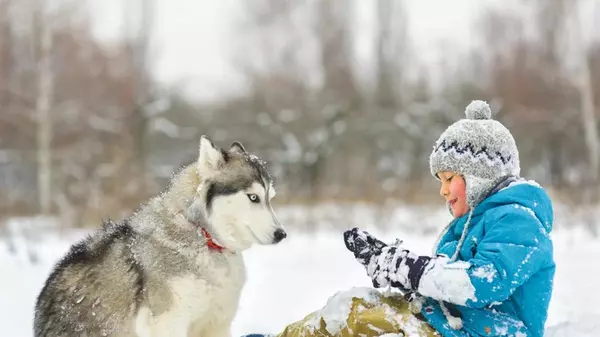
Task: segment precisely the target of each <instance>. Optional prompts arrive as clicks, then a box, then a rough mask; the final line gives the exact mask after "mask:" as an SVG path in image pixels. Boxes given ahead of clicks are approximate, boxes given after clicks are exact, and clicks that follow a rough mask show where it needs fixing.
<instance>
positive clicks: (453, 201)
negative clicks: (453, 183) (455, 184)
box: [448, 198, 458, 207]
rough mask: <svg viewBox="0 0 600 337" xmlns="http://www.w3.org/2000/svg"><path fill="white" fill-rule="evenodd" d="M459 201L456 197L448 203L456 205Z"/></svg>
mask: <svg viewBox="0 0 600 337" xmlns="http://www.w3.org/2000/svg"><path fill="white" fill-rule="evenodd" d="M457 201H458V198H456V199H452V200H450V201H448V205H450V207H452V206H454V204H455V203H456V202H457Z"/></svg>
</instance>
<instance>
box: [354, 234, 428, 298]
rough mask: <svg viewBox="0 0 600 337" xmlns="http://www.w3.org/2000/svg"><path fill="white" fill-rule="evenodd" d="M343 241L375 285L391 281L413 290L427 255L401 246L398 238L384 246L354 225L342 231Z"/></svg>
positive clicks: (378, 285) (393, 285)
mask: <svg viewBox="0 0 600 337" xmlns="http://www.w3.org/2000/svg"><path fill="white" fill-rule="evenodd" d="M344 242H345V243H346V248H348V250H350V251H351V252H353V253H354V257H355V258H356V259H357V260H358V261H359V262H360V263H361V264H362V265H363V266H365V268H366V270H367V274H368V275H369V277H370V278H371V281H372V282H373V286H374V287H375V288H381V287H386V286H388V285H391V286H392V287H396V288H402V289H404V290H408V289H412V290H416V289H417V288H418V284H419V280H420V278H421V275H422V274H423V270H424V268H425V265H426V264H427V263H428V262H429V260H430V259H431V258H429V257H427V256H417V255H415V254H413V253H411V252H410V251H409V250H406V249H404V248H403V247H402V241H400V240H396V242H395V243H394V244H393V245H389V246H388V245H386V244H385V243H383V242H382V241H380V240H378V239H376V238H375V237H373V236H372V235H370V234H369V233H367V232H365V231H363V230H360V229H358V228H353V229H352V230H349V231H346V232H344Z"/></svg>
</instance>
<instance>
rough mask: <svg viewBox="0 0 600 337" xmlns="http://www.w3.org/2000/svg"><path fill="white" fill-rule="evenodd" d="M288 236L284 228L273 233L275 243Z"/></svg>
mask: <svg viewBox="0 0 600 337" xmlns="http://www.w3.org/2000/svg"><path fill="white" fill-rule="evenodd" d="M286 237H287V233H286V232H285V231H284V230H283V229H278V230H276V231H275V234H273V243H279V242H281V240H283V239H285V238H286Z"/></svg>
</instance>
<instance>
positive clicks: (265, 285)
mask: <svg viewBox="0 0 600 337" xmlns="http://www.w3.org/2000/svg"><path fill="white" fill-rule="evenodd" d="M365 228H366V229H367V230H369V231H371V232H373V233H375V234H377V235H379V236H380V237H381V238H383V239H384V241H392V240H393V239H394V238H395V237H400V238H402V239H404V240H405V243H407V244H408V245H409V246H410V247H411V248H412V249H413V250H415V251H416V252H419V253H425V254H426V253H429V251H430V249H431V245H432V244H433V242H434V240H435V236H433V235H415V234H412V235H411V234H407V233H406V232H401V231H393V232H386V233H382V232H380V231H377V230H375V229H373V228H369V227H365ZM82 235H83V233H70V234H68V235H63V236H61V237H58V236H57V235H44V236H43V237H42V238H39V239H38V240H39V241H37V242H35V243H34V244H29V245H27V246H29V247H30V248H29V250H30V251H31V252H33V253H34V254H33V255H35V257H36V258H37V262H36V263H35V264H32V263H31V262H30V257H29V253H28V249H26V248H25V247H26V245H25V244H24V240H23V239H22V238H19V237H17V239H16V240H13V243H14V244H13V246H14V247H13V248H15V249H16V252H12V253H11V252H9V250H10V249H9V248H10V245H8V244H7V242H6V241H2V240H1V239H0V336H2V337H29V336H32V317H33V306H34V301H35V298H36V296H37V293H38V291H39V290H40V289H41V286H42V284H43V282H44V279H45V277H46V276H47V274H48V273H49V271H50V269H51V267H52V265H53V263H55V262H56V260H57V259H58V258H59V257H60V256H61V254H63V253H64V252H65V251H66V250H67V249H68V246H69V244H70V243H72V242H73V241H74V240H76V239H78V238H79V237H81V236H82ZM553 237H554V240H555V248H556V249H555V254H556V255H555V256H556V261H557V265H558V267H557V275H556V283H555V292H554V295H553V299H552V303H551V310H550V316H549V319H548V326H553V327H554V329H553V332H554V333H548V334H547V335H548V336H552V337H557V336H565V337H566V336H569V337H591V336H600V291H598V289H597V288H598V284H599V281H598V280H600V262H599V261H600V240H598V239H591V238H589V236H588V235H587V233H585V232H583V231H577V230H576V231H569V232H567V231H564V230H558V231H555V232H554V234H553ZM341 238H342V236H341V231H333V230H329V231H321V232H318V233H314V234H312V235H307V234H301V233H296V232H294V231H291V232H290V233H289V236H288V238H287V239H286V240H284V242H282V243H281V244H279V245H277V246H268V247H253V248H251V249H250V250H248V251H247V252H246V253H245V254H244V255H245V260H246V262H247V269H248V283H247V284H246V287H245V288H244V291H243V294H242V299H241V303H240V308H239V312H238V315H237V317H236V320H235V322H234V325H233V331H232V335H233V336H239V335H241V334H245V333H251V332H278V331H280V330H281V329H283V327H284V326H285V325H286V324H288V323H291V322H293V321H295V320H298V319H301V318H303V317H304V316H305V315H307V314H308V313H309V312H311V311H313V310H316V309H319V308H320V307H322V306H323V305H324V304H325V303H326V301H327V299H328V298H329V297H331V296H332V295H333V294H335V293H336V292H338V291H341V290H347V289H349V288H352V287H357V286H370V281H369V280H368V278H367V277H366V276H365V273H364V271H363V269H362V267H360V265H359V264H358V263H356V262H355V260H354V259H353V257H352V255H351V254H350V253H349V252H347V251H346V249H345V247H344V244H343V241H342V239H341Z"/></svg>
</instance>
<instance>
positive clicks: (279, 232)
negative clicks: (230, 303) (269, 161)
mask: <svg viewBox="0 0 600 337" xmlns="http://www.w3.org/2000/svg"><path fill="white" fill-rule="evenodd" d="M196 169H197V170H196V171H197V174H198V182H199V183H198V186H197V188H196V193H195V195H194V198H193V200H191V202H190V203H189V207H188V209H187V211H186V217H188V219H189V220H191V221H195V222H198V223H203V224H204V225H205V226H206V227H207V230H208V231H209V233H210V234H211V235H212V236H213V238H214V239H215V241H217V242H218V243H219V244H221V245H223V246H224V247H225V248H227V249H230V250H234V251H241V250H244V249H246V248H248V247H250V246H251V245H252V244H253V243H258V244H263V245H268V244H276V243H278V242H280V241H281V240H283V239H284V238H285V237H286V232H285V231H284V229H283V226H282V225H281V224H280V223H279V221H278V220H277V217H276V216H275V213H274V212H273V209H272V208H271V199H272V198H273V197H274V196H275V189H274V186H273V179H272V177H271V175H270V173H269V172H268V170H267V167H266V163H265V162H264V161H262V160H261V159H260V158H258V157H256V156H255V155H253V154H250V153H248V152H246V150H245V149H244V146H243V145H242V144H240V143H238V142H234V143H233V144H232V145H231V147H230V148H229V149H228V150H223V149H220V148H218V147H216V146H215V145H214V144H213V142H212V141H211V140H210V139H208V138H207V137H206V136H202V137H201V138H200V151H199V155H198V160H197V162H196Z"/></svg>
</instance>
